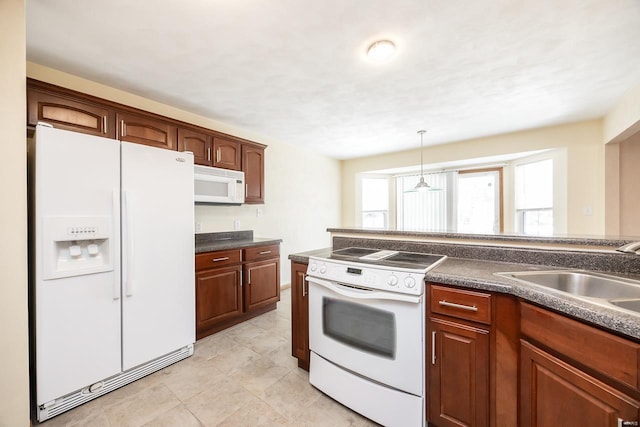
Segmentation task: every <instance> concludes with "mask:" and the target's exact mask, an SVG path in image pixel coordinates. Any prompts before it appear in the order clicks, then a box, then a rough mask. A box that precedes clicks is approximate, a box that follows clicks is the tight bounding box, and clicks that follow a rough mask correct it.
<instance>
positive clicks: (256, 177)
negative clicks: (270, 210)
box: [242, 145, 264, 203]
mask: <svg viewBox="0 0 640 427" xmlns="http://www.w3.org/2000/svg"><path fill="white" fill-rule="evenodd" d="M242 170H243V172H244V182H245V198H244V202H245V203H264V148H258V147H254V146H250V145H243V146H242Z"/></svg>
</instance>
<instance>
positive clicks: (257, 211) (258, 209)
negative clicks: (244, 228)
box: [256, 208, 262, 217]
mask: <svg viewBox="0 0 640 427" xmlns="http://www.w3.org/2000/svg"><path fill="white" fill-rule="evenodd" d="M256 216H257V217H261V216H262V208H256Z"/></svg>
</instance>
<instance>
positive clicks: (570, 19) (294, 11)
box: [27, 0, 640, 159]
mask: <svg viewBox="0 0 640 427" xmlns="http://www.w3.org/2000/svg"><path fill="white" fill-rule="evenodd" d="M379 38H389V39H391V40H393V41H394V42H395V43H396V45H397V46H398V53H397V55H396V58H395V60H394V61H392V62H390V63H387V64H382V65H381V64H373V63H370V62H369V61H367V59H366V57H365V55H364V52H365V50H366V47H367V46H368V45H369V44H370V43H371V42H373V41H374V40H376V39H379ZM27 59H28V60H29V61H33V62H36V63H39V64H42V65H45V66H49V67H52V68H55V69H58V70H61V71H65V72H68V73H71V74H75V75H78V76H81V77H84V78H87V79H90V80H94V81H97V82H100V83H103V84H106V85H109V86H113V87H116V88H119V89H123V90H125V91H129V92H132V93H135V94H138V95H141V96H144V97H147V98H151V99H154V100H157V101H160V102H163V103H167V104H170V105H173V106H175V107H178V108H182V109H184V110H188V111H192V112H194V113H197V114H200V115H204V116H207V117H210V118H213V119H215V120H218V121H222V122H224V123H227V124H229V125H231V126H234V127H237V128H241V129H246V130H248V131H251V132H255V133H258V134H260V135H264V136H265V137H268V138H273V139H275V140H279V141H282V142H286V143H290V144H299V145H304V146H307V147H309V148H311V149H313V150H317V151H318V152H321V153H323V154H326V155H328V156H331V157H335V158H339V159H345V158H353V157H360V156H366V155H371V154H378V153H385V152H391V151H398V150H403V149H409V148H418V147H419V146H420V140H419V137H418V135H417V134H416V131H417V130H419V129H423V128H424V129H427V130H428V132H427V134H426V135H425V145H429V144H441V143H447V142H452V141H456V140H461V139H468V138H473V137H478V136H486V135H491V134H498V133H505V132H509V131H516V130H521V129H528V128H534V127H540V126H547V125H553V124H558V123H565V122H573V121H579V120H584V119H591V118H597V117H601V116H603V115H604V114H606V113H607V112H608V111H609V110H610V109H611V107H612V106H614V105H615V104H616V102H617V101H619V100H620V99H621V97H622V96H623V95H624V94H625V92H626V91H628V90H629V89H631V88H632V87H634V86H635V85H637V84H639V83H640V1H638V0H582V1H580V0H536V1H534V0H485V1H477V0H476V1H469V0H394V1H391V0H324V1H322V0H320V1H311V0H307V1H304V0H269V1H259V0H183V1H176V0H136V1H131V0H110V1H108V2H104V1H97V0H55V1H51V0H27Z"/></svg>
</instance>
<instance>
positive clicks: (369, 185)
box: [362, 178, 389, 211]
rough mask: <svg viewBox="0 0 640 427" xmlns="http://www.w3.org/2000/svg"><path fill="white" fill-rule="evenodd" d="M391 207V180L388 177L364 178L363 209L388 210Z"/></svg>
mask: <svg viewBox="0 0 640 427" xmlns="http://www.w3.org/2000/svg"><path fill="white" fill-rule="evenodd" d="M388 209H389V180H388V179H387V178H363V179H362V210H363V211H386V210H388Z"/></svg>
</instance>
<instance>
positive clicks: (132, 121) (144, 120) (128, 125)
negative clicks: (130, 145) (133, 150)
mask: <svg viewBox="0 0 640 427" xmlns="http://www.w3.org/2000/svg"><path fill="white" fill-rule="evenodd" d="M116 120H117V124H118V136H117V138H118V139H120V140H122V141H127V142H135V143H137V144H144V145H151V146H153V147H158V148H167V149H169V150H175V149H176V136H177V135H176V134H177V127H176V126H174V125H172V124H171V123H169V122H165V121H162V120H160V119H156V118H153V117H151V116H146V117H145V116H142V115H137V114H133V113H125V112H118V113H117V116H116Z"/></svg>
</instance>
